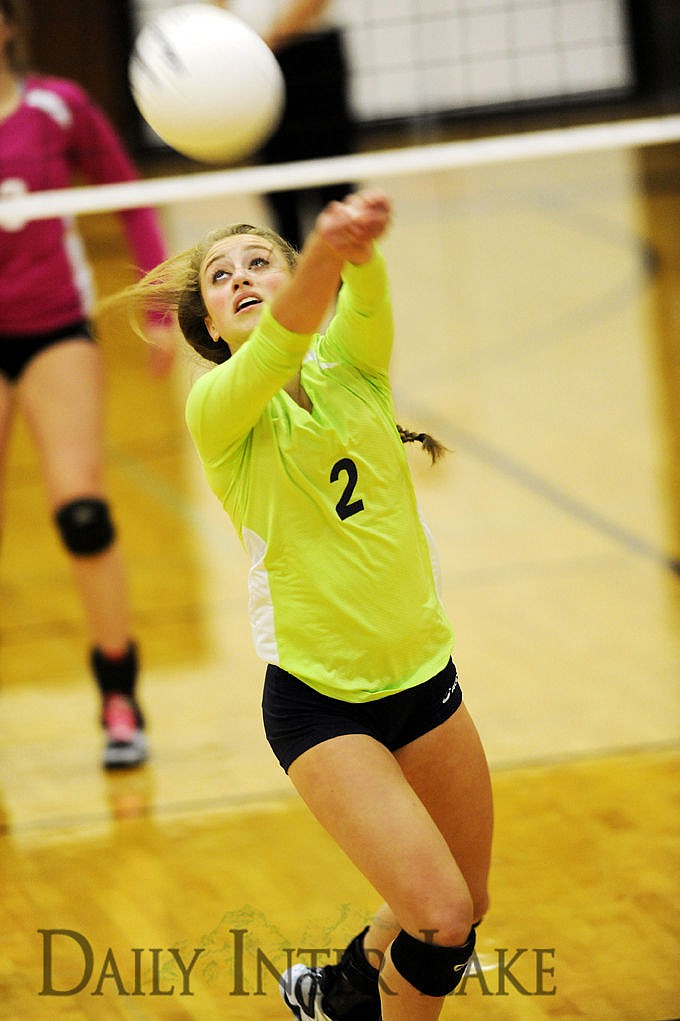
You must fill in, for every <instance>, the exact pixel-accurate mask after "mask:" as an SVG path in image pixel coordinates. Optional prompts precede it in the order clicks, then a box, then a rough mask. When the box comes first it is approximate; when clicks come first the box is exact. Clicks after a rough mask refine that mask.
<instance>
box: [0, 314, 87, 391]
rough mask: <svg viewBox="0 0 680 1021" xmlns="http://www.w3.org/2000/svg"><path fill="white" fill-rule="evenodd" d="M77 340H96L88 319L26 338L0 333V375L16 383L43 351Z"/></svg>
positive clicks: (26, 335) (30, 334)
mask: <svg viewBox="0 0 680 1021" xmlns="http://www.w3.org/2000/svg"><path fill="white" fill-rule="evenodd" d="M76 339H77V340H94V334H93V332H92V326H91V324H90V322H89V321H88V320H87V319H79V320H78V321H77V322H75V323H69V324H68V326H60V327H59V329H57V330H50V331H48V332H47V333H29V334H25V335H24V336H9V335H7V334H2V333H0V374H2V375H3V376H5V377H6V378H7V379H8V380H9V381H10V383H16V382H17V380H18V379H19V378H20V376H21V374H22V373H23V371H24V369H25V368H26V366H27V365H28V363H29V362H30V361H31V359H33V358H35V356H36V355H38V354H40V352H41V351H45V350H46V349H47V348H48V347H52V345H53V344H59V343H61V341H63V340H76Z"/></svg>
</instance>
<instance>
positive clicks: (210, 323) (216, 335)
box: [203, 315, 220, 343]
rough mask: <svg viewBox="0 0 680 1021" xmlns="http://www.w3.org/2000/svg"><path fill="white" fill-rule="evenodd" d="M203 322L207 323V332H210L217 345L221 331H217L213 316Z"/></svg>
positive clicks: (208, 316)
mask: <svg viewBox="0 0 680 1021" xmlns="http://www.w3.org/2000/svg"><path fill="white" fill-rule="evenodd" d="M203 322H204V323H205V328H206V330H207V331H208V333H209V334H210V336H211V337H212V339H213V340H214V341H215V343H217V341H218V340H219V339H220V331H219V330H218V329H217V327H216V326H215V324H214V322H213V321H212V316H210V315H207V316H204V317H203Z"/></svg>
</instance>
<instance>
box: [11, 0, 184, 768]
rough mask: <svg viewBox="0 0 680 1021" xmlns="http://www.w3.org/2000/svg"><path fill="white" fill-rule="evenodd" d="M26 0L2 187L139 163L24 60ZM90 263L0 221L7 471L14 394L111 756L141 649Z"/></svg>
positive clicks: (65, 242)
mask: <svg viewBox="0 0 680 1021" xmlns="http://www.w3.org/2000/svg"><path fill="white" fill-rule="evenodd" d="M26 15H27V10H26V5H25V4H24V3H23V2H22V0H0V195H13V194H20V193H22V192H31V191H40V190H43V189H48V188H64V187H67V186H68V185H69V184H70V183H71V182H72V180H73V178H74V175H76V174H78V175H83V176H84V177H85V178H87V179H89V180H90V181H91V182H93V183H97V184H107V183H111V182H115V181H129V180H132V179H133V178H135V177H137V172H136V169H135V167H134V166H133V164H132V163H131V161H130V159H129V157H128V155H127V153H126V152H125V151H124V148H123V146H122V144H121V142H120V140H119V139H118V137H117V135H116V134H115V133H114V131H113V128H112V127H111V126H110V124H109V123H108V121H107V120H106V119H105V117H104V115H103V114H102V113H101V111H100V110H99V109H98V108H97V107H96V106H95V105H93V103H92V102H91V100H90V99H89V97H88V96H87V95H86V94H85V93H84V92H83V90H82V89H81V88H80V87H79V86H78V85H76V84H75V83H73V82H70V81H65V80H61V79H55V78H49V77H45V76H41V75H39V74H35V73H32V72H29V71H28V70H27V57H26V31H25V25H26ZM120 216H121V220H122V223H123V225H124V228H125V232H126V236H127V239H128V242H129V245H130V248H131V250H132V253H133V256H134V260H135V262H136V264H137V265H138V266H139V267H140V269H142V270H144V271H146V270H149V269H151V268H152V267H153V266H154V265H156V263H158V262H160V261H161V260H162V259H163V258H164V257H165V255H166V251H165V245H164V240H163V237H162V234H161V231H160V228H159V224H158V221H157V218H156V216H155V214H154V212H153V211H152V210H150V209H137V210H130V211H127V212H123V213H121V214H120ZM91 287H92V284H91V275H90V269H89V266H88V264H87V262H86V258H85V253H84V251H83V247H82V244H81V241H80V238H79V236H78V234H77V233H76V231H75V229H74V225H73V223H72V221H71V220H70V219H67V218H62V219H49V220H40V221H35V222H32V223H16V224H12V225H11V226H5V227H4V228H3V229H1V230H0V477H1V476H2V474H3V472H2V469H3V467H4V464H5V461H6V457H7V450H8V443H9V435H10V428H11V424H12V419H13V414H14V409H15V405H18V406H20V408H21V410H22V412H23V415H24V418H25V420H26V423H27V426H28V428H29V431H30V433H31V435H32V438H33V440H34V442H35V445H36V448H37V451H38V455H39V458H40V464H41V467H42V470H43V473H44V477H45V482H46V488H47V496H48V500H49V505H50V508H51V510H52V513H53V515H54V520H55V522H56V525H57V528H58V530H59V533H60V535H61V538H62V540H63V544H64V547H65V549H66V551H67V553H68V555H69V556H70V558H71V561H72V564H73V571H74V575H75V580H76V583H77V586H78V589H79V591H80V595H81V597H82V601H83V605H84V608H85V614H86V618H87V625H88V629H89V634H90V638H91V644H92V653H91V665H92V669H93V671H94V676H95V678H96V681H97V683H98V686H99V689H100V691H101V695H102V707H101V710H102V711H101V719H102V723H103V726H104V728H105V730H106V748H105V751H104V760H103V761H104V765H105V766H107V767H125V766H134V765H136V764H138V763H140V762H142V761H143V760H144V759H145V757H146V754H147V748H146V739H145V734H144V721H143V718H142V714H141V711H140V708H139V705H138V702H137V700H136V694H135V686H136V679H137V648H136V644H135V642H134V641H133V638H132V635H131V625H130V612H129V606H128V596H127V589H126V580H125V575H124V568H123V563H122V559H121V553H120V549H119V547H118V543H117V542H116V536H115V530H114V525H113V523H112V520H111V515H110V509H109V502H108V499H107V496H106V492H105V488H104V478H103V476H104V438H103V379H102V373H103V363H102V356H101V352H100V350H99V348H98V346H97V344H96V343H95V342H94V338H93V333H92V326H91V324H90V322H89V318H88V316H89V314H90V306H91ZM146 330H147V335H148V336H149V338H150V339H152V340H153V341H154V345H153V346H152V347H151V349H150V350H151V353H152V356H151V368H152V370H153V371H154V372H156V373H159V372H164V371H165V370H166V369H167V368H168V366H169V364H170V361H171V358H172V353H173V347H174V339H173V331H172V330H171V329H170V328H169V327H168V326H165V325H164V324H163V320H160V319H158V320H155V321H150V322H148V323H147V324H146Z"/></svg>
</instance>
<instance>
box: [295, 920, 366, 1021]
mask: <svg viewBox="0 0 680 1021" xmlns="http://www.w3.org/2000/svg"><path fill="white" fill-rule="evenodd" d="M365 933H366V929H364V931H363V932H360V933H359V935H358V936H355V937H354V939H353V940H352V941H351V943H349V945H348V946H347V947H346V949H345V950H344V952H343V954H342V957H341V958H340V961H339V962H338V963H337V964H326V965H324V967H323V968H309V967H307V966H306V965H304V964H294V965H293V967H292V968H289V969H288V971H286V972H284V974H283V975H282V976H281V981H280V982H279V991H280V993H281V996H282V998H283V1002H284V1003H285V1004H286V1006H287V1007H289V1008H290V1010H291V1011H292V1012H293V1014H294V1016H295V1017H296V1019H297V1021H380V1015H381V1009H380V991H379V987H378V972H377V970H376V969H375V968H373V967H372V966H371V965H370V964H369V963H368V961H367V960H366V958H365V957H364V953H363V940H364V935H365Z"/></svg>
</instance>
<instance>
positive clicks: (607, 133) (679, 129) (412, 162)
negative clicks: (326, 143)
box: [0, 115, 680, 229]
mask: <svg viewBox="0 0 680 1021" xmlns="http://www.w3.org/2000/svg"><path fill="white" fill-rule="evenodd" d="M677 140H680V116H676V115H673V116H665V117H654V118H643V119H639V120H629V121H619V122H614V123H607V124H597V125H588V126H585V127H572V128H561V129H552V130H548V131H532V132H525V133H519V134H515V135H505V136H501V137H493V138H481V139H474V140H466V141H460V142H445V143H437V144H434V145H424V146H414V147H412V148H402V149H391V150H385V151H381V152H369V153H360V154H356V155H352V156H338V157H334V158H331V159H322V160H305V161H303V162H298V163H283V164H278V165H276V166H256V167H238V168H234V169H229V170H213V171H208V172H199V173H190V174H180V175H176V176H173V177H162V178H149V179H147V180H140V181H133V182H129V183H125V184H109V185H98V186H85V187H77V188H67V189H56V190H54V191H42V192H34V193H32V194H19V195H14V196H13V195H5V196H3V197H2V198H1V199H0V226H2V227H7V228H8V229H11V227H12V225H13V224H16V223H22V222H27V221H29V220H41V219H47V218H50V217H56V216H72V215H78V214H84V213H102V212H109V211H111V210H117V209H133V208H136V207H138V206H161V205H168V204H171V203H175V202H185V201H187V200H192V199H207V198H214V197H218V196H225V195H245V194H260V193H264V192H268V191H273V190H278V191H280V190H282V189H294V188H308V187H315V186H317V185H322V184H329V183H331V182H334V181H347V180H353V181H361V180H365V179H373V180H375V179H384V178H387V177H401V176H408V175H410V174H418V173H432V172H437V171H443V170H450V169H452V168H454V167H470V166H482V165H484V164H490V163H504V162H512V161H514V160H527V159H540V158H543V157H550V156H568V155H570V154H574V153H583V152H592V151H595V150H602V149H612V148H621V147H625V146H629V147H635V146H643V145H656V144H662V143H666V142H672V141H677Z"/></svg>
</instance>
